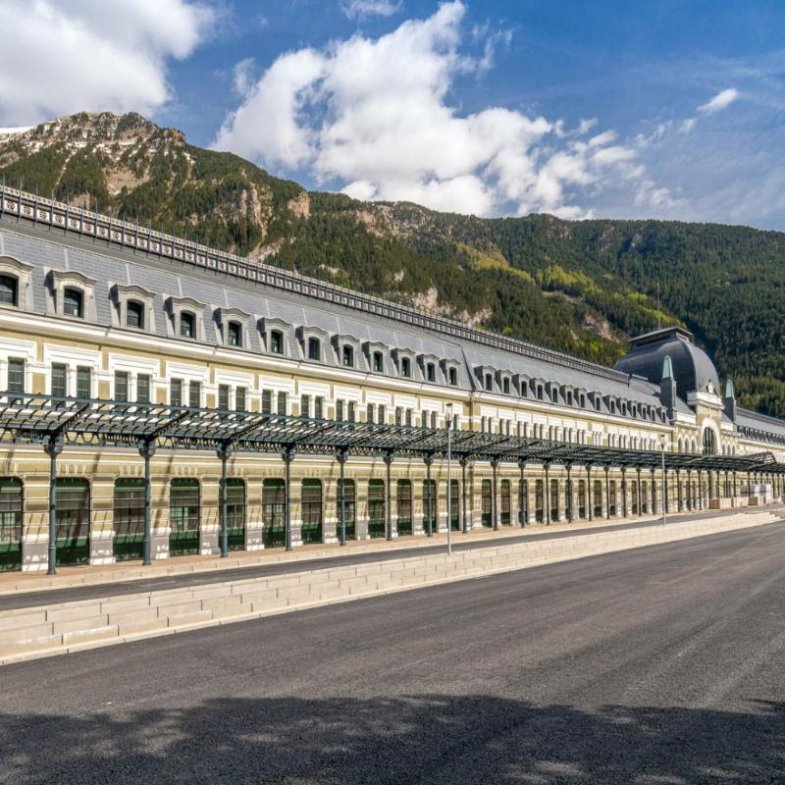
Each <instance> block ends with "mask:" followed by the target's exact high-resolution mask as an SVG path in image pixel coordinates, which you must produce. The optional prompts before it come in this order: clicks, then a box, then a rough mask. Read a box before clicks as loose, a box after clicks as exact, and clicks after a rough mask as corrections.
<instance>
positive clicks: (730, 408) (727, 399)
mask: <svg viewBox="0 0 785 785" xmlns="http://www.w3.org/2000/svg"><path fill="white" fill-rule="evenodd" d="M722 405H723V408H724V409H725V415H726V416H727V418H728V419H729V420H730V421H731V422H736V392H735V391H734V389H733V382H732V381H731V380H730V379H728V380H727V381H726V382H725V395H724V396H723V397H722Z"/></svg>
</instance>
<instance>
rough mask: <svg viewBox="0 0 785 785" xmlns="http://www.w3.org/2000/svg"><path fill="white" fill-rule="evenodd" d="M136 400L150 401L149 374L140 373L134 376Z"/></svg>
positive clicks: (139, 401) (140, 401)
mask: <svg viewBox="0 0 785 785" xmlns="http://www.w3.org/2000/svg"><path fill="white" fill-rule="evenodd" d="M136 402H137V403H150V376H149V374H146V373H140V374H138V375H137V377H136Z"/></svg>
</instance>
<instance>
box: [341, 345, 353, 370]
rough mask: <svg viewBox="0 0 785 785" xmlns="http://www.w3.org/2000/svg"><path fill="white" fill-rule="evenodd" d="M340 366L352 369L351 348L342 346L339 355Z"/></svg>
mask: <svg viewBox="0 0 785 785" xmlns="http://www.w3.org/2000/svg"><path fill="white" fill-rule="evenodd" d="M341 364H342V365H344V366H345V367H346V368H354V349H353V348H352V347H351V346H348V345H347V346H344V347H343V352H342V354H341Z"/></svg>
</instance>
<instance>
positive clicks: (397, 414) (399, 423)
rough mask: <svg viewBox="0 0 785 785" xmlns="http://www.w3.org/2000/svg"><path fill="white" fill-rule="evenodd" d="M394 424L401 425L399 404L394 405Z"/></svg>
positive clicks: (401, 411)
mask: <svg viewBox="0 0 785 785" xmlns="http://www.w3.org/2000/svg"><path fill="white" fill-rule="evenodd" d="M395 424H396V425H403V408H402V407H400V406H396V407H395Z"/></svg>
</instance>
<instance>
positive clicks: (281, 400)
mask: <svg viewBox="0 0 785 785" xmlns="http://www.w3.org/2000/svg"><path fill="white" fill-rule="evenodd" d="M278 414H286V393H285V392H279V393H278Z"/></svg>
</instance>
